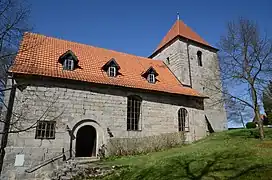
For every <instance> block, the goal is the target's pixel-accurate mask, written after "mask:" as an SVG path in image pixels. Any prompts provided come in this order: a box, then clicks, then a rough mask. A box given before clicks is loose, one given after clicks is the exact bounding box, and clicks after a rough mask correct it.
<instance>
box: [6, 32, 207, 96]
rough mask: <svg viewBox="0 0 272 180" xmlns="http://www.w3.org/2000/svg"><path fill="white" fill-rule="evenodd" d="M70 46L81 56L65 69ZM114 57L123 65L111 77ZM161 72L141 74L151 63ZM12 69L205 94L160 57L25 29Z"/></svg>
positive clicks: (167, 91) (194, 94)
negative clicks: (151, 79) (151, 76)
mask: <svg viewBox="0 0 272 180" xmlns="http://www.w3.org/2000/svg"><path fill="white" fill-rule="evenodd" d="M67 50H71V51H72V52H74V54H75V55H76V57H77V58H78V65H79V66H80V67H81V68H77V69H75V70H73V71H68V70H63V67H62V64H61V63H59V62H58V59H59V57H60V56H61V55H62V54H64V53H65V52H67ZM111 58H114V59H115V60H116V62H117V63H118V64H119V65H120V70H119V72H120V73H121V75H118V76H117V77H115V78H113V77H108V76H107V74H106V72H105V71H103V70H102V67H103V66H104V65H105V64H106V63H107V62H108V61H109V60H110V59H111ZM151 66H152V67H153V68H154V69H155V70H156V72H157V73H158V74H159V75H158V76H157V80H158V81H157V82H156V83H155V84H151V83H148V81H147V80H146V79H145V78H144V77H142V76H141V74H142V73H143V72H145V71H146V70H147V69H148V68H149V67H151ZM9 71H10V72H13V73H20V74H31V75H41V76H48V77H56V78H64V79H72V80H78V81H85V82H91V83H99V84H108V85H115V86H122V87H130V88H139V89H145V90H153V91H159V92H166V93H173V94H182V95H189V96H199V97H204V96H203V95H201V94H200V93H199V92H197V91H196V90H194V89H192V88H189V87H184V86H183V85H182V84H181V83H180V82H179V81H178V80H177V78H176V77H175V76H174V75H173V74H172V72H171V71H170V70H169V69H168V67H167V66H166V65H165V64H164V63H163V62H162V61H159V60H152V59H149V58H144V57H139V56H135V55H130V54H125V53H121V52H116V51H112V50H107V49H103V48H97V47H93V46H89V45H85V44H80V43H75V42H70V41H66V40H61V39H57V38H52V37H47V36H44V35H39V34H34V33H26V34H25V35H24V38H23V40H22V42H21V46H20V49H19V52H18V54H17V56H16V59H15V63H14V65H13V66H12V67H11V68H10V70H9Z"/></svg>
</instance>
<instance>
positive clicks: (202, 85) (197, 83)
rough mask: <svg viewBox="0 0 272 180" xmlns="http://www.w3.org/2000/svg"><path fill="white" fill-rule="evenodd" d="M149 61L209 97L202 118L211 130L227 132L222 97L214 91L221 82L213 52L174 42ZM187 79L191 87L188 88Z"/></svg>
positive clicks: (215, 54)
mask: <svg viewBox="0 0 272 180" xmlns="http://www.w3.org/2000/svg"><path fill="white" fill-rule="evenodd" d="M197 51H201V52H202V64H203V66H202V67H200V66H198V62H197ZM188 54H189V57H188ZM167 58H169V62H170V63H168V62H167ZM188 58H189V61H188ZM152 59H158V60H163V61H164V62H165V64H166V65H167V66H168V67H169V69H170V70H171V71H172V72H173V73H174V74H175V76H176V77H177V78H178V79H179V80H180V81H181V82H182V83H183V84H184V85H188V86H192V88H193V89H196V90H198V91H199V92H201V93H203V94H205V95H206V96H208V97H209V99H205V101H204V109H205V115H206V116H207V118H208V120H209V121H210V123H211V124H212V127H213V129H214V130H215V131H222V130H226V129H227V118H226V112H225V108H224V102H223V101H222V93H221V92H220V90H218V89H217V88H221V80H220V71H219V62H218V57H217V53H216V51H215V50H213V49H211V48H208V47H204V46H201V45H199V44H195V43H193V42H191V41H186V40H183V39H181V38H177V39H176V40H175V41H174V42H172V43H170V44H169V45H168V46H166V47H165V48H163V49H162V50H161V51H158V52H157V53H156V54H154V55H152ZM189 63H190V66H189ZM189 67H190V70H191V74H190V71H189ZM190 76H191V78H192V84H190Z"/></svg>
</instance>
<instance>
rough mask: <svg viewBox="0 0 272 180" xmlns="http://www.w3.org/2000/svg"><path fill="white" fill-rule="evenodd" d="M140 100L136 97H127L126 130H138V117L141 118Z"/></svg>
mask: <svg viewBox="0 0 272 180" xmlns="http://www.w3.org/2000/svg"><path fill="white" fill-rule="evenodd" d="M141 103H142V99H141V98H140V97H138V96H129V97H128V100H127V130H128V131H138V130H140V127H139V124H140V116H141Z"/></svg>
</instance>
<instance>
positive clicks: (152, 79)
mask: <svg viewBox="0 0 272 180" xmlns="http://www.w3.org/2000/svg"><path fill="white" fill-rule="evenodd" d="M147 81H148V82H149V83H155V81H156V79H155V74H148V75H147Z"/></svg>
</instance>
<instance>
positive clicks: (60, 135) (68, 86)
mask: <svg viewBox="0 0 272 180" xmlns="http://www.w3.org/2000/svg"><path fill="white" fill-rule="evenodd" d="M16 82H17V83H18V84H19V85H20V84H21V85H23V86H21V90H19V89H17V92H16V100H15V104H14V109H13V112H14V116H13V117H12V120H13V122H16V121H17V120H18V118H19V121H17V122H16V123H15V125H16V127H18V128H20V129H25V128H28V127H31V126H33V127H35V123H36V122H37V120H55V121H56V135H55V139H52V140H46V139H44V140H40V139H35V128H31V129H29V130H27V131H25V132H20V133H15V134H9V138H8V146H7V147H6V156H5V160H4V169H3V173H2V179H39V178H41V177H42V175H43V174H44V173H45V172H46V171H52V169H55V168H57V167H58V164H59V163H60V162H59V161H56V162H54V163H51V164H49V165H47V166H45V167H44V168H41V169H39V170H37V171H35V172H34V173H30V174H28V173H26V172H25V170H26V169H28V168H30V167H33V166H35V165H37V164H39V163H41V162H43V161H45V160H47V159H50V158H52V157H55V156H56V155H59V154H61V152H62V149H63V148H64V151H65V152H66V156H67V157H69V153H68V152H69V150H70V147H72V152H73V156H75V150H76V149H75V143H76V142H75V141H76V140H72V141H71V140H70V135H69V133H68V131H67V130H68V129H70V130H72V133H73V135H74V136H76V135H77V132H78V130H79V129H80V128H81V127H83V126H85V125H91V126H93V127H94V128H95V129H96V133H97V139H96V153H97V152H98V148H99V147H101V145H102V144H107V142H108V141H109V139H110V136H109V134H108V131H107V129H110V131H111V133H112V134H113V137H111V138H133V137H145V136H153V135H160V134H163V133H173V132H178V110H179V109H180V108H182V107H184V108H186V109H187V111H188V115H189V132H186V134H185V135H186V141H189V142H191V141H194V140H197V139H200V138H202V137H204V136H206V133H207V132H206V121H205V116H204V111H203V101H202V99H200V98H192V97H189V96H182V95H170V94H166V93H156V92H150V91H142V90H135V89H134V90H133V89H129V88H118V87H114V86H106V85H97V84H92V83H83V82H77V81H69V80H59V79H53V78H42V77H36V78H34V77H32V78H31V77H16ZM129 95H138V96H140V97H141V98H142V105H141V116H140V127H141V128H140V131H127V96H129ZM6 97H8V96H6ZM70 145H71V146H70ZM17 154H23V155H24V164H23V166H19V167H15V166H14V161H15V157H16V155H17Z"/></svg>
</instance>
